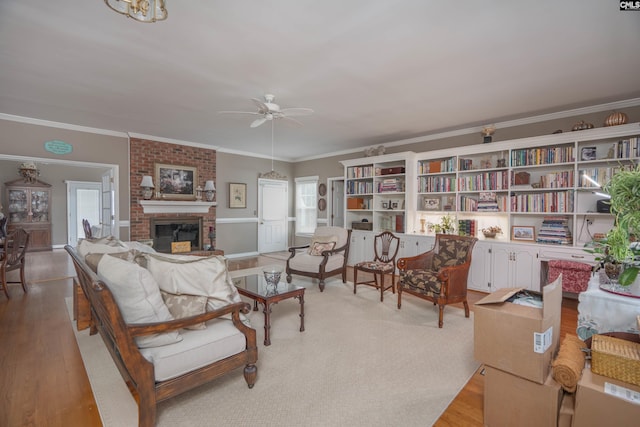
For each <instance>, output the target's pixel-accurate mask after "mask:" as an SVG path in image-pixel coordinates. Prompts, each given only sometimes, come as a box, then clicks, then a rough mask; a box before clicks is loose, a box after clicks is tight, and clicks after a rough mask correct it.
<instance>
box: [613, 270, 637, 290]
mask: <svg viewBox="0 0 640 427" xmlns="http://www.w3.org/2000/svg"><path fill="white" fill-rule="evenodd" d="M636 277H638V267H627V268H625V270H624V271H623V272H622V274H620V277H618V283H620V284H621V285H622V286H629V285H631V284H632V283H633V282H635V280H636Z"/></svg>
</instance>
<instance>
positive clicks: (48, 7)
mask: <svg viewBox="0 0 640 427" xmlns="http://www.w3.org/2000/svg"><path fill="white" fill-rule="evenodd" d="M167 9H168V11H169V18H168V19H167V20H166V21H163V22H158V23H155V24H144V23H138V22H135V21H133V20H132V19H127V18H125V17H124V16H122V15H119V14H117V13H115V12H114V11H112V10H111V9H109V8H108V7H107V6H106V5H105V4H104V2H103V1H102V0H82V1H80V0H56V1H46V0H19V1H17V0H14V1H9V0H0V113H4V114H10V115H16V116H23V117H30V118H36V119H42V120H49V121H54V122H62V123H68V124H73V125H79V126H87V127H94V128H100V129H109V130H114V131H121V132H130V133H134V134H143V135H151V136H156V137H162V138H170V139H175V140H180V141H187V142H194V143H200V144H209V145H212V146H215V147H218V148H219V149H221V150H224V151H236V152H250V153H256V154H258V155H264V156H270V155H271V128H270V126H269V124H268V123H267V124H265V125H263V126H260V127H258V128H255V129H251V128H249V124H250V123H251V121H252V120H253V119H254V117H253V116H249V115H247V116H227V115H220V114H218V113H217V112H218V111H221V110H246V111H255V106H254V105H253V103H252V102H251V101H250V98H262V96H263V95H264V94H265V93H273V94H275V95H276V102H277V103H278V104H279V105H280V106H281V107H282V108H287V107H307V108H312V109H313V110H315V114H313V115H312V116H309V117H301V118H300V119H299V120H300V121H301V122H303V126H297V125H288V124H286V123H285V121H283V120H279V121H276V123H275V157H276V158H280V159H286V160H299V159H304V158H309V157H314V156H319V155H322V154H325V153H331V152H344V151H349V150H356V149H358V150H360V149H362V148H364V147H367V146H372V145H379V144H382V143H385V142H391V141H398V140H402V139H406V138H412V137H416V136H421V135H427V134H431V133H435V132H439V131H445V130H453V129H458V128H467V127H470V126H479V125H483V124H488V123H495V122H500V121H503V120H507V119H516V118H520V117H528V116H532V115H537V114H542V113H549V112H555V111H561V110H565V109H570V108H577V107H583V106H590V105H595V104H600V103H603V102H609V101H618V100H626V99H631V98H636V97H638V96H640V78H638V75H639V72H640V12H625V11H620V10H619V2H617V1H613V0H610V1H603V0H562V1H559V0H537V1H528V2H525V1H507V0H502V1H501V0H485V1H482V2H480V1H472V0H458V1H442V0H432V1H429V0H396V1H391V0H315V1H314V0H269V1H258V0H233V1H232V0H224V1H223V0H188V1H186V0H182V1H178V0H167Z"/></svg>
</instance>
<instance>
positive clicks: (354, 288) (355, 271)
mask: <svg viewBox="0 0 640 427" xmlns="http://www.w3.org/2000/svg"><path fill="white" fill-rule="evenodd" d="M357 285H358V269H357V268H354V269H353V293H354V294H355V293H356V286H357Z"/></svg>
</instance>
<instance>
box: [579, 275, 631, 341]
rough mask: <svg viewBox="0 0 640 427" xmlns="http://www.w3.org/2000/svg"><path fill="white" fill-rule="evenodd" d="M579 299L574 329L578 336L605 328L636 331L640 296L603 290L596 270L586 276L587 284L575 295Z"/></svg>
mask: <svg viewBox="0 0 640 427" xmlns="http://www.w3.org/2000/svg"><path fill="white" fill-rule="evenodd" d="M632 286H634V287H635V286H636V285H635V284H634V285H632ZM578 301H579V303H578V328H577V330H576V333H577V335H578V337H580V339H582V340H586V339H587V338H589V337H590V336H591V335H594V334H599V333H605V332H632V333H636V334H637V333H638V332H639V331H638V321H637V318H636V317H637V316H638V315H640V298H633V297H627V296H622V295H616V294H613V293H611V292H606V291H603V290H602V289H600V278H599V275H598V274H597V273H596V274H594V275H593V276H592V277H591V280H589V288H588V289H587V290H586V291H584V292H581V293H580V294H579V295H578Z"/></svg>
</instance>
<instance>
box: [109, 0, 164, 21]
mask: <svg viewBox="0 0 640 427" xmlns="http://www.w3.org/2000/svg"><path fill="white" fill-rule="evenodd" d="M104 2H105V3H106V5H107V6H109V7H110V8H111V9H113V10H115V11H116V12H118V13H121V14H123V15H125V16H127V17H128V18H133V19H135V20H136V21H139V22H156V21H164V20H165V19H167V8H166V7H165V0H104Z"/></svg>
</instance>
